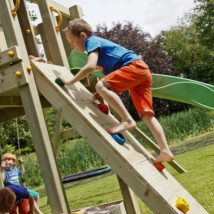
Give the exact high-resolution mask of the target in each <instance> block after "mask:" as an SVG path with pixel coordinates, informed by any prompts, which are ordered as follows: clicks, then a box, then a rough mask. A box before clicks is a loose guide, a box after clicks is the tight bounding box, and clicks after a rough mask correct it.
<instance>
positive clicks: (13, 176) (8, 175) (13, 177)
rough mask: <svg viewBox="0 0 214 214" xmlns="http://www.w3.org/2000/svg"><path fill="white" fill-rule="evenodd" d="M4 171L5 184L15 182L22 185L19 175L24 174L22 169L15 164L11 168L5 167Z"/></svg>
mask: <svg viewBox="0 0 214 214" xmlns="http://www.w3.org/2000/svg"><path fill="white" fill-rule="evenodd" d="M4 173H5V182H4V185H5V186H9V185H13V184H15V185H20V183H19V175H21V174H22V171H21V170H20V169H18V168H17V167H15V166H14V167H13V168H12V169H11V170H7V169H5V170H4Z"/></svg>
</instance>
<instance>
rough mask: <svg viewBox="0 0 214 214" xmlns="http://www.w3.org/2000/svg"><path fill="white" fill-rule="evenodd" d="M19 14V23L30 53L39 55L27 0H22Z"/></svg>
mask: <svg viewBox="0 0 214 214" xmlns="http://www.w3.org/2000/svg"><path fill="white" fill-rule="evenodd" d="M17 15H18V18H19V23H20V27H21V30H22V35H23V37H24V41H25V45H26V48H27V52H28V55H33V56H39V51H38V47H37V44H36V41H35V39H34V38H35V35H34V31H33V29H32V27H31V23H30V18H29V14H28V11H27V8H26V3H25V0H20V6H19V10H18V13H17Z"/></svg>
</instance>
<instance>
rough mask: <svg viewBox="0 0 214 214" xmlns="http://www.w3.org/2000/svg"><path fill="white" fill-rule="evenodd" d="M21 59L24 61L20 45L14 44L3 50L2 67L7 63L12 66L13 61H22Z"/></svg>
mask: <svg viewBox="0 0 214 214" xmlns="http://www.w3.org/2000/svg"><path fill="white" fill-rule="evenodd" d="M21 61H22V56H21V53H20V50H19V47H17V46H14V47H11V48H8V49H7V50H5V51H2V52H1V57H0V68H2V67H4V66H6V65H8V66H10V65H11V64H13V63H16V62H21Z"/></svg>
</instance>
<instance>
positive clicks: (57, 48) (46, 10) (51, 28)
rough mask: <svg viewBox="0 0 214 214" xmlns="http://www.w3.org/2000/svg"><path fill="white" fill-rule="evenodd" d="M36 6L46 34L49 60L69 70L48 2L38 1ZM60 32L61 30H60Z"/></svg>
mask: <svg viewBox="0 0 214 214" xmlns="http://www.w3.org/2000/svg"><path fill="white" fill-rule="evenodd" d="M37 2H38V6H39V9H40V13H41V16H42V20H43V29H44V31H45V34H46V38H47V41H48V45H49V48H50V54H51V58H52V61H53V63H54V64H56V65H62V66H65V67H67V68H69V65H68V60H67V56H66V53H65V50H64V48H63V43H62V38H61V35H60V31H57V30H56V29H55V27H56V25H57V24H56V19H55V15H54V13H53V12H51V9H50V6H52V5H50V3H51V2H49V1H44V0H38V1H37ZM60 30H61V29H60Z"/></svg>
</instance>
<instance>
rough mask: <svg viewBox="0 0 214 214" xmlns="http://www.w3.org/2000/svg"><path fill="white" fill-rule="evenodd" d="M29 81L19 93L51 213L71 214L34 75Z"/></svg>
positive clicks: (30, 75) (21, 87) (20, 88)
mask: <svg viewBox="0 0 214 214" xmlns="http://www.w3.org/2000/svg"><path fill="white" fill-rule="evenodd" d="M28 79H29V84H26V85H22V86H20V87H19V92H20V95H21V98H22V102H23V105H24V109H25V112H26V115H27V121H28V124H29V128H30V131H31V134H32V140H33V144H34V147H35V150H36V154H37V157H38V161H39V165H40V169H41V172H42V175H43V179H44V183H45V188H46V191H47V195H48V199H49V202H50V207H51V213H53V214H59V213H63V214H69V213H70V211H69V206H68V201H67V198H66V195H65V190H64V188H63V185H62V182H61V177H60V176H59V171H58V166H57V162H56V159H55V156H54V153H53V150H52V147H51V142H50V139H49V135H48V131H47V127H46V124H45V119H44V116H43V112H42V107H41V103H40V100H39V95H38V92H37V87H36V85H35V82H34V78H33V73H30V74H29V75H28ZM44 163H45V164H44Z"/></svg>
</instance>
